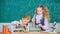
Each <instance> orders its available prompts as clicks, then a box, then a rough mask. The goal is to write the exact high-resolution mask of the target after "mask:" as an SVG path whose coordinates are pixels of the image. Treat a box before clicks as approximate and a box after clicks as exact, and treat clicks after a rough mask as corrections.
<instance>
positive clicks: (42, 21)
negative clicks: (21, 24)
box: [32, 5, 49, 31]
mask: <svg viewBox="0 0 60 34" xmlns="http://www.w3.org/2000/svg"><path fill="white" fill-rule="evenodd" d="M48 22H49V14H48V10H47V8H46V7H45V6H42V5H40V6H38V7H37V9H36V11H35V15H34V17H33V18H32V23H33V25H34V24H35V25H38V26H39V27H40V29H41V30H42V31H46V30H47V28H48Z"/></svg>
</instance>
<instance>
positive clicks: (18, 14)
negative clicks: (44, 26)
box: [0, 0, 60, 23]
mask: <svg viewBox="0 0 60 34" xmlns="http://www.w3.org/2000/svg"><path fill="white" fill-rule="evenodd" d="M40 4H41V5H44V6H46V7H47V8H48V10H49V15H50V22H51V23H53V22H54V19H55V18H57V22H58V23H59V22H60V0H0V23H1V22H11V21H14V20H18V21H19V20H20V19H21V18H22V16H23V15H25V14H29V15H30V16H31V18H32V16H33V15H34V12H35V9H36V7H37V6H38V5H40Z"/></svg>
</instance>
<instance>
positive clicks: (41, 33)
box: [0, 32, 60, 34]
mask: <svg viewBox="0 0 60 34" xmlns="http://www.w3.org/2000/svg"><path fill="white" fill-rule="evenodd" d="M0 34H2V33H1V32H0ZM14 34H49V33H48V32H29V33H23V32H14ZM57 34H60V32H58V33H57Z"/></svg>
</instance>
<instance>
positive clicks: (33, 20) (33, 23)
mask: <svg viewBox="0 0 60 34" xmlns="http://www.w3.org/2000/svg"><path fill="white" fill-rule="evenodd" d="M34 25H35V19H34V18H32V26H34Z"/></svg>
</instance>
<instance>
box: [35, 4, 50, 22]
mask: <svg viewBox="0 0 60 34" xmlns="http://www.w3.org/2000/svg"><path fill="white" fill-rule="evenodd" d="M38 7H42V10H43V17H44V18H47V19H48V21H50V17H49V12H48V9H47V7H45V6H43V5H39V6H38ZM38 7H37V8H38ZM37 8H36V10H35V16H36V15H37Z"/></svg>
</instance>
